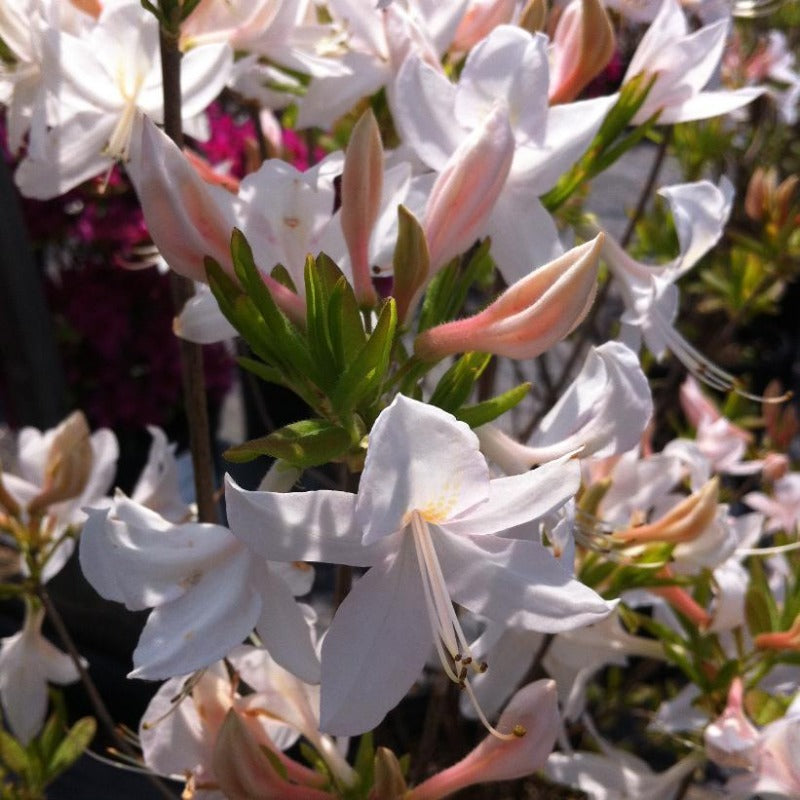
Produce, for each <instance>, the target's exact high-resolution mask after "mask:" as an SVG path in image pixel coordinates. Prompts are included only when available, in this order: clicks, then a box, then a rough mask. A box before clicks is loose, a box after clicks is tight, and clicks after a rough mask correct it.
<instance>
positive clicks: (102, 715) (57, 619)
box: [37, 586, 175, 800]
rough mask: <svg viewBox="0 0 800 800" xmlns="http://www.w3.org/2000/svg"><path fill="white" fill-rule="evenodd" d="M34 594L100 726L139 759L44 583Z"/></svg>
mask: <svg viewBox="0 0 800 800" xmlns="http://www.w3.org/2000/svg"><path fill="white" fill-rule="evenodd" d="M37 595H38V597H39V599H40V600H41V601H42V605H43V606H44V609H45V612H46V613H47V616H48V618H49V620H50V622H51V623H52V625H53V627H54V628H55V630H56V633H57V634H58V638H59V639H60V640H61V644H62V645H63V646H64V649H65V650H66V651H67V653H68V655H69V657H70V659H71V660H72V663H73V664H74V665H75V669H76V670H77V671H78V676H79V677H80V680H81V683H82V684H83V688H84V689H85V690H86V694H87V696H88V698H89V702H90V703H91V704H92V708H93V709H94V713H95V716H96V717H97V718H98V719H99V720H100V722H101V724H102V725H103V727H104V728H105V729H106V730H107V731H108V734H109V735H110V736H111V738H112V739H113V740H114V743H115V744H116V746H117V748H118V749H119V751H120V752H121V753H124V754H125V755H126V756H128V758H130V759H131V760H133V761H139V760H140V756H139V754H138V753H137V752H136V751H135V750H134V749H133V748H132V747H131V745H130V744H129V743H128V741H127V739H125V738H124V737H123V736H122V734H120V732H119V730H117V726H116V724H115V723H114V719H113V717H112V716H111V713H110V712H109V710H108V708H107V706H106V704H105V703H104V702H103V698H102V697H101V696H100V692H99V691H98V690H97V687H96V686H95V684H94V681H93V680H92V678H91V676H90V675H89V671H88V670H87V669H86V667H85V666H84V663H83V659H82V658H81V655H80V653H79V652H78V648H77V647H76V646H75V642H74V641H73V639H72V636H71V635H70V633H69V631H68V630H67V626H66V624H65V623H64V619H63V618H62V616H61V614H60V613H59V611H58V609H57V608H56V607H55V605H54V604H53V601H52V600H51V599H50V595H49V594H48V593H47V589H45V587H44V586H40V587H39V588H38V590H37ZM143 774H144V775H145V777H146V778H147V780H149V781H150V783H151V784H152V785H153V788H154V789H156V791H157V792H158V794H159V795H160V796H161V797H163V798H166V800H175V795H174V794H173V793H172V792H171V791H170V790H169V788H168V787H167V786H166V784H165V783H164V782H163V781H162V780H161V778H159V777H158V775H156V774H155V773H153V772H150V771H149V770H145V772H144V773H143Z"/></svg>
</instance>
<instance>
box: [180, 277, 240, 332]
mask: <svg viewBox="0 0 800 800" xmlns="http://www.w3.org/2000/svg"><path fill="white" fill-rule="evenodd" d="M196 286H197V288H196V291H195V293H194V296H193V297H191V298H189V300H188V301H187V302H186V304H185V305H184V306H183V310H182V311H181V313H180V314H178V316H177V317H176V318H175V322H174V323H173V326H172V327H173V330H174V331H175V334H176V335H177V336H180V337H181V339H187V340H188V341H190V342H196V343H197V344H214V343H215V342H222V341H225V340H226V339H235V338H236V337H237V336H238V335H239V333H238V331H237V330H236V328H234V327H233V325H231V324H230V322H228V320H227V318H226V317H225V315H224V314H223V313H222V312H221V311H220V309H219V305H217V301H216V299H215V298H214V295H213V294H212V293H211V290H210V289H209V288H208V287H207V286H206V285H205V284H202V283H200V284H197V285H196Z"/></svg>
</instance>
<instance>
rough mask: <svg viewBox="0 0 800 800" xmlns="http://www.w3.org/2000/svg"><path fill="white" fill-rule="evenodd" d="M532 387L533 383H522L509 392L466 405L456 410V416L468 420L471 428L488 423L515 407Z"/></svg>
mask: <svg viewBox="0 0 800 800" xmlns="http://www.w3.org/2000/svg"><path fill="white" fill-rule="evenodd" d="M530 388H531V385H530V384H529V383H521V384H520V385H519V386H515V387H514V388H513V389H509V390H508V391H507V392H503V394H499V395H497V397H492V398H490V399H489V400H484V401H483V402H482V403H476V404H475V405H474V406H464V407H463V408H460V409H459V410H458V411H456V412H455V416H456V417H457V418H458V419H460V420H461V421H462V422H466V423H467V425H469V426H470V428H478V427H480V426H481V425H486V423H487V422H492V421H494V420H496V419H497V418H498V417H499V416H501V415H503V414H505V413H506V411H508V410H509V409H512V408H514V406H515V405H517V403H519V402H520V401H521V400H522V398H523V397H525V395H526V394H528V392H529V391H530Z"/></svg>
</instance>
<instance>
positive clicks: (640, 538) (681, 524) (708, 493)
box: [614, 476, 719, 545]
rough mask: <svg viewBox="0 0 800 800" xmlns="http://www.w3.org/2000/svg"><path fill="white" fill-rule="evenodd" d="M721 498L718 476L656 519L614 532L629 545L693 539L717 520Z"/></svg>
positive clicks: (615, 537)
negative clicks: (647, 523)
mask: <svg viewBox="0 0 800 800" xmlns="http://www.w3.org/2000/svg"><path fill="white" fill-rule="evenodd" d="M718 501H719V478H718V477H716V476H715V477H714V478H712V479H711V480H710V481H708V483H706V484H705V485H704V486H703V487H702V488H700V489H698V490H697V491H696V492H694V493H693V494H690V495H689V496H688V497H687V498H685V499H684V500H682V501H681V502H680V503H678V505H676V506H675V507H674V508H673V509H672V510H671V511H668V512H667V513H666V514H664V516H663V517H661V518H660V519H658V520H656V522H651V523H650V524H649V525H639V526H638V527H635V528H628V530H625V531H617V532H615V533H614V539H615V540H617V541H619V542H623V543H624V544H626V545H628V544H644V543H647V542H671V543H675V544H677V543H679V542H689V541H692V540H693V539H696V538H697V537H698V536H700V535H701V534H702V533H703V531H705V529H706V528H707V527H708V526H709V525H710V524H711V523H712V522H713V521H714V518H715V517H716V515H717V503H718Z"/></svg>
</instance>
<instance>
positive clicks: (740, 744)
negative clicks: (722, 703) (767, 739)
mask: <svg viewBox="0 0 800 800" xmlns="http://www.w3.org/2000/svg"><path fill="white" fill-rule="evenodd" d="M743 699H744V687H743V685H742V681H741V678H734V680H733V682H732V683H731V687H730V691H729V693H728V703H727V705H726V707H725V710H724V711H723V712H722V714H721V715H720V716H719V717H717V719H715V720H714V721H713V722H712V723H711V724H710V725H709V726H708V727H707V728H706V729H705V732H704V733H703V742H704V744H705V748H706V754H707V755H708V757H709V758H710V759H711V760H712V761H714V762H715V763H717V764H720V765H722V766H724V767H741V768H745V769H747V768H752V767H757V765H758V738H759V736H758V729H757V728H756V727H755V726H754V725H753V723H752V722H750V720H749V719H748V718H747V716H746V715H745V713H744V706H743Z"/></svg>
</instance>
